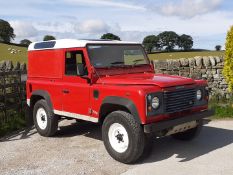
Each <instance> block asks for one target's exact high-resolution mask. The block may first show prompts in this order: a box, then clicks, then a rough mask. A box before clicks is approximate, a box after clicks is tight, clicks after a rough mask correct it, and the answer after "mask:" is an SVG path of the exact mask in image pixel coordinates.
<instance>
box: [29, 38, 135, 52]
mask: <svg viewBox="0 0 233 175" xmlns="http://www.w3.org/2000/svg"><path fill="white" fill-rule="evenodd" d="M52 42H53V43H54V42H55V45H54V46H53V47H49V48H48V47H45V48H35V45H36V44H39V43H45V44H46V43H52ZM87 44H140V43H137V42H127V41H117V40H76V39H60V40H51V41H40V42H34V43H31V44H30V45H29V47H28V50H29V51H30V50H46V49H63V48H75V47H86V45H87Z"/></svg>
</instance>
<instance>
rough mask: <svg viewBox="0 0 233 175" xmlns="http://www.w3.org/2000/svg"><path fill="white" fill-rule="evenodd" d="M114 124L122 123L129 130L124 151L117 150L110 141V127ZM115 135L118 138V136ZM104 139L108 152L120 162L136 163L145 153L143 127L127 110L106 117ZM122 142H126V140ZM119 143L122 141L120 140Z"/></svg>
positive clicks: (103, 126) (103, 130)
mask: <svg viewBox="0 0 233 175" xmlns="http://www.w3.org/2000/svg"><path fill="white" fill-rule="evenodd" d="M114 124H120V125H121V126H123V127H124V129H125V131H126V132H127V135H128V137H127V138H128V146H127V149H126V150H125V151H124V152H117V151H116V150H115V149H114V148H113V147H112V145H111V143H110V139H109V132H110V131H109V129H110V127H111V126H113V125H114ZM118 133H119V132H118ZM115 137H116V138H117V136H115ZM102 139H103V141H104V145H105V148H106V150H107V151H108V153H109V154H110V155H111V156H112V158H114V159H115V160H117V161H119V162H122V163H126V164H129V163H134V162H135V161H136V160H138V159H139V158H140V156H141V155H142V154H143V150H144V146H145V137H144V133H143V130H142V127H141V125H140V124H139V123H137V122H136V121H135V119H134V118H133V116H132V115H131V114H129V113H127V112H124V111H115V112H112V113H110V114H109V115H108V116H107V117H106V118H105V120H104V123H103V125H102ZM122 140H123V139H122ZM118 141H119V140H118ZM122 142H124V140H123V141H122ZM118 143H120V141H119V142H118Z"/></svg>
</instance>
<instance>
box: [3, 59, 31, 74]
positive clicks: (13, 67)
mask: <svg viewBox="0 0 233 175" xmlns="http://www.w3.org/2000/svg"><path fill="white" fill-rule="evenodd" d="M16 70H22V71H26V70H27V66H26V64H25V63H21V64H20V63H19V62H17V63H16V64H15V65H13V63H12V61H9V60H7V61H5V60H3V61H1V62H0V72H7V71H16Z"/></svg>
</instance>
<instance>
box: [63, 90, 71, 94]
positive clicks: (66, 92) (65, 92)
mask: <svg viewBox="0 0 233 175" xmlns="http://www.w3.org/2000/svg"><path fill="white" fill-rule="evenodd" d="M62 92H63V93H64V94H69V93H70V91H69V90H67V89H63V90H62Z"/></svg>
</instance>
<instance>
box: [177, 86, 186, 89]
mask: <svg viewBox="0 0 233 175" xmlns="http://www.w3.org/2000/svg"><path fill="white" fill-rule="evenodd" d="M183 88H184V86H176V89H183Z"/></svg>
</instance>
